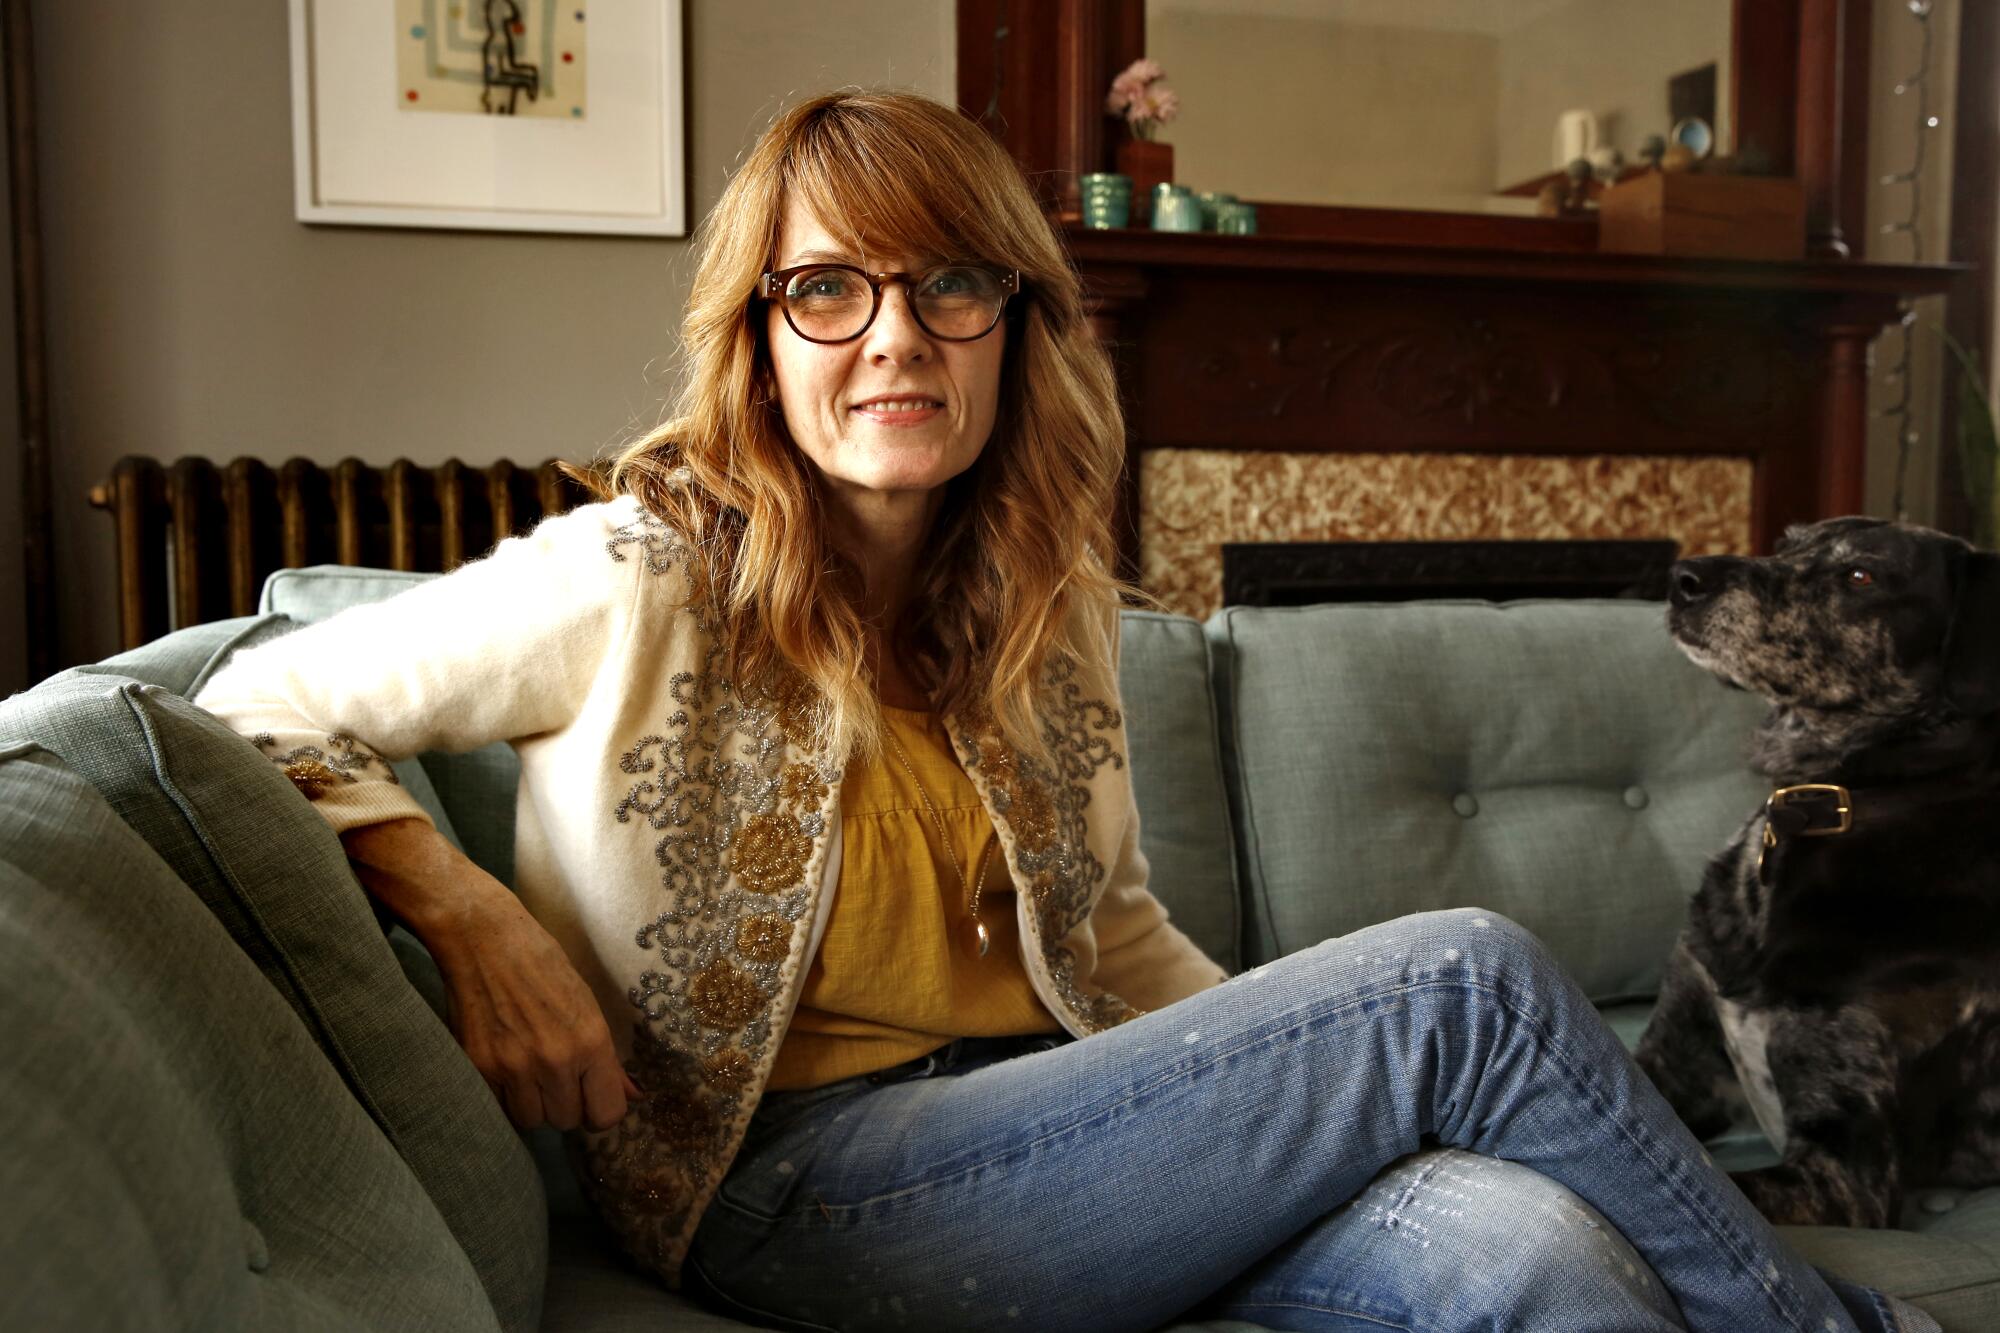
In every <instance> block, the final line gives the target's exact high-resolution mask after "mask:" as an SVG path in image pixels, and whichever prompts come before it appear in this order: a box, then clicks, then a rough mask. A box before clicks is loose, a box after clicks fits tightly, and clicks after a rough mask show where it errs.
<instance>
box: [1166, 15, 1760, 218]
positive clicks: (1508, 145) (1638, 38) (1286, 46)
mask: <svg viewBox="0 0 2000 1333" xmlns="http://www.w3.org/2000/svg"><path fill="white" fill-rule="evenodd" d="M1730 9H1731V3H1730V0H1673V3H1671V4H1662V3H1660V0H1146V54H1147V55H1148V56H1149V57H1151V58H1152V59H1154V60H1156V61H1158V62H1159V63H1160V65H1161V66H1162V67H1163V68H1164V69H1165V70H1166V74H1167V78H1166V82H1167V84H1168V85H1169V86H1171V87H1172V88H1173V89H1174V90H1175V91H1176V92H1178V93H1179V94H1180V103H1181V107H1180V115H1179V116H1178V117H1177V118H1176V119H1174V120H1173V121H1171V122H1169V123H1167V124H1165V125H1163V126H1161V127H1160V128H1159V131H1158V134H1157V137H1158V138H1159V139H1160V140H1162V141H1163V142H1167V143H1171V144H1173V145H1174V177H1175V179H1176V180H1178V181H1181V182H1183V183H1185V184H1187V185H1191V186H1193V187H1194V188H1195V189H1197V190H1227V191H1229V192H1230V193H1232V194H1235V195H1237V196H1239V197H1240V198H1244V199H1263V200H1282V201H1284V202H1287V203H1306V204H1334V205H1348V206H1356V207H1369V208H1413V209H1434V210H1444V211H1447V212H1465V213H1516V214H1524V215H1532V214H1533V213H1534V211H1535V194H1536V193H1537V190H1538V188H1539V182H1540V181H1541V180H1544V179H1546V178H1547V176H1548V175H1549V173H1551V172H1553V171H1558V170H1560V169H1561V166H1562V164H1563V162H1564V161H1565V160H1566V159H1564V158H1563V157H1562V154H1564V153H1565V152H1567V151H1569V149H1570V148H1571V147H1573V146H1574V145H1575V144H1577V143H1579V142H1583V141H1584V140H1586V139H1588V141H1589V144H1588V147H1586V148H1585V149H1584V151H1583V152H1581V153H1578V154H1576V155H1577V156H1583V157H1588V156H1590V154H1591V152H1592V151H1593V150H1601V149H1603V148H1605V147H1610V148H1615V149H1617V150H1618V151H1619V152H1620V153H1621V154H1622V155H1623V157H1624V160H1625V161H1626V162H1628V163H1631V162H1636V161H1638V157H1639V147H1640V145H1641V144H1642V143H1643V142H1644V141H1645V139H1646V137H1647V136H1648V135H1652V134H1658V135H1661V136H1666V135H1667V134H1668V133H1669V132H1670V130H1672V128H1673V127H1674V125H1675V124H1676V122H1678V121H1680V120H1682V119H1684V118H1686V117H1690V116H1693V117H1698V118H1699V119H1700V120H1701V121H1702V122H1703V128H1704V129H1708V130H1710V143H1711V145H1712V146H1713V149H1714V151H1716V152H1725V151H1728V150H1727V149H1726V148H1725V147H1724V145H1726V144H1728V143H1729V142H1730V133H1731V127H1730V125H1729V123H1728V107H1727V105H1726V104H1727V101H1728V98H1727V95H1726V91H1727V89H1728V87H1729V74H1730V70H1729V60H1730Z"/></svg>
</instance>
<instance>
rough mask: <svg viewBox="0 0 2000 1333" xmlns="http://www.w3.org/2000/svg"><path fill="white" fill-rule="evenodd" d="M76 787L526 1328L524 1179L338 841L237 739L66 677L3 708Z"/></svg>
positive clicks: (539, 1198) (509, 1320) (532, 1254)
mask: <svg viewBox="0 0 2000 1333" xmlns="http://www.w3.org/2000/svg"><path fill="white" fill-rule="evenodd" d="M11 739H25V740H34V741H39V742H40V743H41V744H42V745H44V746H45V747H47V748H48V749H49V750H51V751H53V752H55V753H56V754H58V755H60V756H62V758H63V759H64V760H65V761H66V762H67V763H68V764H69V765H70V766H71V767H72V768H74V769H75V770H76V771H77V772H79V773H81V774H82V775H83V776H84V777H85V778H87V779H88V780H89V781H90V782H91V783H92V784H93V785H94V786H95V787H96V788H97V789H98V791H100V792H101V793H103V795H104V797H105V799H106V800H107V801H108V802H109V803H110V804H111V806H112V808H113V809H114V810H116V811H117V813H118V815H119V816H120V817H121V818H122V819H123V820H124V821H125V822H126V823H127V824H129V825H130V826H131V827H132V828H133V829H135V830H137V831H138V833H139V834H140V835H141V836H142V837H143V838H144V839H145V840H146V841H147V842H148V843H149V844H151V845H152V847H153V848H154V850H155V851H157V852H158V853H159V854H160V856H161V857H162V858H164V859H165V861H166V862H167V864H168V865H169V866H171V867H172V869H173V871H174V873H175V874H177V875H179V876H180V877H181V879H182V880H183V881H185V882H186V884H187V885H188V886H189V887H190V888H192V889H193V890H194V892H195V893H196V894H197V895H198V896H199V897H200V898H201V900H202V902H203V903H204V904H206V906H207V907H208V909H209V911H210V912H211V913H213V914H214V916H215V917H216V918H217V919H218V920H219V921H221V922H222V924H223V926H224V927H225V928H226V929H227V930H228V931H229V933H230V934H231V935H232V936H233V937H234V938H235V940H236V941H237V944H238V946H239V947H240V948H241V949H242V950H243V952H244V953H245V954H247V955H248V956H249V958H250V960H251V961H252V962H254V963H255V964H256V965H257V966H258V968H259V969H261V970H262V972H263V973H264V975H265V977H266V978H268V979H269V981H270V983H271V985H272V986H273V987H275V988H276V990H277V991H278V993H279V995H281V996H282V997H283V998H284V999H285V1000H286V1002H287V1003H289V1004H290V1005H291V1007H292V1008H293V1010H294V1011H296V1012H297V1013H298V1015H299V1017H300V1018H301V1019H302V1020H303V1021H304V1023H305V1026H306V1029H307V1031H308V1032H310V1033H311V1034H312V1036H313V1038H314V1040H316V1041H317V1042H318V1043H319V1045H320V1047H321V1049H322V1050H323V1051H324V1052H325V1053H326V1056H327V1059H328V1060H329V1061H330V1062H331V1063H332V1064H333V1067H334V1068H335V1069H336V1070H338V1071H339V1073H340V1075H341V1077H342V1078H344V1079H345V1080H346V1081H347V1084H348V1087H349V1088H350V1089H351V1090H352V1092H353V1094H354V1097H355V1099H356V1100H357V1101H359V1102H360V1103H361V1105H362V1107H363V1108H364V1109H366V1110H367V1112H368V1114H369V1115H370V1116H371V1117H373V1119H374V1120H375V1122H376V1124H378V1125H380V1126H381V1128H382V1132H383V1133H384V1134H385V1135H387V1136H388V1139H389V1141H390V1142H391V1143H392V1144H393V1145H394V1146H395V1147H396V1149H397V1151H398V1152H400V1153H401V1154H402V1156H403V1158H404V1160H405V1161H406V1162H408V1163H409V1165H410V1169H411V1170H412V1171H413V1172H414V1173H415V1174H416V1176H417V1179H418V1180H419V1181H420V1182H422V1184H423V1186H424V1188H425V1189H426V1190H427V1191H428V1192H429V1194H430V1196H431V1198H432V1199H433V1200H435V1201H436V1204H437V1207H438V1211H439V1212H440V1213H441V1214H442V1215H443V1217H444V1219H445V1222H446V1223H447V1225H448V1226H449V1227H450V1228H451V1231H452V1234H453V1235H454V1236H456V1237H457V1238H458V1241H459V1244H460V1245H462V1246H463V1247H464V1249H465V1252H466V1254H467V1255H468V1256H469V1257H470V1259H471V1260H472V1263H473V1266H474V1268H475V1269H476V1270H477V1271H478V1273H479V1276H480V1280H481V1281H482V1282H483V1283H484V1284H485V1287H486V1291H487V1293H488V1295H489V1296H490V1297H491V1299H492V1302H493V1307H494V1310H495V1311H496V1313H497V1314H498V1315H499V1318H500V1322H501V1325H502V1326H503V1327H505V1328H508V1329H532V1328H534V1327H536V1326H537V1324H538V1322H539V1318H540V1310H541V1299H542V1288H543V1283H544V1279H545V1276H546V1271H547V1211H546V1204H545V1202H544V1198H543V1194H542V1187H541V1182H540V1179H539V1177H538V1176H537V1175H536V1172H535V1168H534V1164H533V1162H532V1160H531V1158H530V1157H529V1155H528V1153H527V1151H526V1149H525V1148H524V1147H523V1145H522V1143H521V1141H520V1139H519V1137H518V1136H517V1135H516V1134H515V1132H514V1130H513V1127H512V1126H511V1125H510V1124H509V1123H508V1121H507V1119H506V1116H505V1114H504V1113H503V1112H502V1111H501V1109H500V1107H499V1105H498V1104H497V1103H496V1102H495V1101H494V1099H493V1096H492V1094H491V1092H490V1091H488V1089H487V1087H486V1085H485V1083H484V1082H483V1081H482V1080H481V1079H480V1077H479V1074H478V1071H477V1070H475V1069H474V1068H473V1067H472V1064H471V1063H470V1062H469V1061H468V1060H467V1059H466V1058H465V1055H464V1053H463V1052H462V1051H461V1050H460V1049H459V1047H458V1045H457V1043H456V1042H455V1041H453V1040H452V1037H451V1034H450V1033H449V1032H448V1031H447V1030H446V1029H445V1027H444V1026H443V1025H442V1024H441V1023H440V1022H439V1021H438V1018H437V1015H436V1014H435V1013H433V1012H432V1010H431V1009H430V1007H429V1006H428V1005H427V1004H426V1003H425V1002H424V1000H423V999H421V998H420V997H419V996H418V995H417V993H416V992H415V991H414V990H412V989H411V986H410V983H409V982H408V981H406V980H405V979H404V976H403V973H402V970H401V968H400V967H399V966H398V963H397V960H396V957H395V954H394V952H393V950H392V949H391V947H390V945H389V942H388V941H387V940H386V939H385V938H384V937H383V933H382V929H381V926H380V924H379V923H378V921H377V920H376V917H375V914H374V911H373V908H372V906H371V905H370V901H369V899H368V898H367V896H366V894H365V893H364V892H363V891H362V889H361V886H360V885H359V884H358V883H357V882H356V880H355V878H354V875H353V873H352V872H351V870H350V869H349V867H348V863H347V857H346V855H345V853H344V852H343V850H342V848H341V845H340V841H339V839H338V838H336V837H335V836H334V833H333V831H332V830H331V829H330V828H329V827H328V826H327V824H326V821H325V820H324V819H322V818H321V817H320V815H319V814H318V812H316V811H315V810H314V809H313V808H312V806H311V804H310V803H309V802H307V801H306V800H305V798H304V797H303V796H301V795H300V794H299V793H298V791H297V790H296V789H295V788H294V787H293V786H292V784H291V783H290V782H288V781H287V780H286V779H285V777H284V775H283V774H282V773H281V772H280V771H279V770H278V768H277V767H276V766H275V765H273V764H272V763H271V762H270V761H269V760H268V759H267V758H266V757H265V756H264V755H262V754H261V753H259V752H258V751H257V749H256V748H255V747H254V746H252V745H250V744H249V743H248V742H247V741H245V740H244V739H243V738H242V737H239V736H237V735H236V734H235V733H233V732H231V731H229V730H228V729H227V728H225V727H224V726H223V725H222V724H221V723H220V722H218V721H216V720H215V719H214V718H212V717H210V716H209V715H208V714H207V713H206V712H204V711H202V710H201V709H199V708H197V707H195V706H194V705H193V704H190V703H188V702H187V701H186V700H185V699H182V698H180V697H179V696H178V695H176V694H174V693H172V692H171V691H169V690H166V689H163V688H161V687H159V686H157V685H147V684H141V683H139V682H136V681H130V680H121V679H120V678H118V677H114V676H108V675H92V674H78V675H70V676H66V677H62V678H58V679H55V680H50V681H47V682H44V683H43V684H42V685H40V686H37V687H36V688H35V689H32V690H29V691H27V692H26V693H24V694H20V695H16V696H14V697H13V698H12V699H9V700H7V701H6V702H5V703H4V704H0V742H4V741H7V740H11Z"/></svg>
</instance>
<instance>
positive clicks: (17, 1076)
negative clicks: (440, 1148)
mask: <svg viewBox="0 0 2000 1333" xmlns="http://www.w3.org/2000/svg"><path fill="white" fill-rule="evenodd" d="M0 1032H4V1033H5V1034H6V1037H5V1040H0V1142H4V1143H5V1144H6V1151H5V1152H0V1199H5V1200H6V1201H7V1203H6V1207H5V1208H4V1209H0V1272H5V1273H6V1274H7V1280H6V1281H5V1282H4V1283H0V1328H10V1329H55V1328H74V1329H82V1328H90V1329H135V1330H137V1329H158V1328H195V1327H200V1328H314V1329H356V1330H360V1329H371V1328H424V1329H438V1330H461V1329H462V1330H468V1331H469V1330H482V1329H483V1330H490V1329H492V1328H494V1327H495V1324H494V1316H493V1310H492V1308H491V1305H490V1304H489V1298H488V1296H487V1294H486V1292H485V1291H484V1290H482V1284H481V1281H480V1277H479V1275H478V1274H477V1273H475V1272H474V1271H473V1268H472V1265H471V1264H470V1263H469V1262H468V1261H467V1257H466V1254H465V1252H464V1250H463V1249H462V1248H461V1246H460V1244H459V1242H458V1241H457V1239H456V1238H455V1237H454V1236H453V1234H452V1232H451V1230H450V1229H449V1228H448V1227H447V1226H446V1224H445V1221H444V1219H443V1218H442V1217H441V1216H440V1215H439V1212H438V1209H437V1206H436V1203H435V1201H434V1200H433V1199H431V1198H429V1197H427V1196H426V1194H425V1190H424V1186H423V1185H422V1184H420V1183H419V1182H418V1180H417V1179H416V1178H415V1177H414V1176H413V1175H412V1173H411V1170H410V1167H409V1165H408V1164H407V1163H406V1162H405V1161H403V1160H402V1159H401V1158H399V1157H398V1156H397V1154H396V1152H395V1151H394V1149H392V1148H391V1147H390V1145H389V1143H388V1142H387V1141H385V1140H384V1138H383V1136H382V1133H381V1132H380V1130H379V1129H378V1128H377V1126H376V1125H375V1124H371V1123H370V1121H369V1119H368V1117H367V1116H366V1115H365V1114H363V1112H362V1110H361V1108H360V1107H359V1106H358V1105H357V1104H356V1102H355V1100H354V1098H353V1097H352V1096H350V1095H349V1092H348V1090H347V1088H345V1087H344V1086H342V1083H341V1080H340V1077H339V1076H338V1075H337V1074H336V1073H335V1072H334V1070H333V1069H332V1068H331V1067H330V1066H329V1065H328V1064H327V1061H326V1058H325V1056H324V1055H323V1054H322V1052H321V1051H320V1050H319V1049H318V1048H316V1047H315V1045H314V1043H313V1040H312V1038H311V1037H310V1036H309V1035H308V1033H307V1031H306V1029H305V1028H304V1026H303V1025H302V1024H301V1023H300V1022H299V1018H298V1016H297V1015H296V1014H294V1013H293V1012H292V1011H291V1010H290V1009H288V1008H286V1006H285V1005H284V1004H283V1003H282V1002H280V1000H279V999H278V997H277V996H276V995H275V994H273V993H272V991H271V988H270V987H269V986H268V985H266V984H265V981H264V978H263V977H261V976H260V975H259V974H258V972H257V969H256V968H255V967H253V966H251V964H250V962H249V961H248V960H247V959H246V958H245V957H244V956H243V954H242V953H241V952H240V951H239V950H238V949H237V948H236V947H235V945H234V943H233V942H232V941H231V940H230V938H229V936H228V935H227V934H226V933H225V932H224V931H223V929H222V928H221V926H220V925H218V924H217V922H216V921H215V919H214V918H213V917H212V916H211V915H209V913H207V912H206V911H204V910H203V908H202V905H201V904H200V903H199V902H198V901H196V899H195V898H194V896H193V895H192V894H190V893H189V892H188V891H187V888H186V886H185V885H184V884H182V883H181V882H180V881H178V880H177V879H176V878H175V875H174V872H173V871H172V870H170V869H169V868H168V867H167V866H166V864H165V863H163V862H162V861H161V859H160V857H159V856H158V854H157V853H155V852H154V851H153V849H152V848H150V847H148V846H147V845H146V844H145V843H144V842H143V841H142V840H141V839H140V838H139V836H138V834H136V833H135V832H134V831H133V830H132V829H131V828H130V827H128V826H127V825H125V824H124V823H122V822H120V820H119V819H118V817H117V815H115V814H114V813H113V812H112V811H111V809H110V808H109V807H108V806H107V805H106V804H105V802H104V799H103V798H102V797H101V796H99V795H98V793H97V792H96V791H94V790H93V789H92V788H91V787H90V785H89V784H88V783H86V782H85V781H84V780H83V779H82V778H81V777H79V776H78V775H77V774H75V773H74V772H72V771H70V770H69V769H68V768H67V767H65V766H64V765H63V763H62V761H61V760H59V759H57V758H56V757H55V756H54V755H52V754H50V753H48V752H47V751H45V750H43V749H41V748H40V747H39V746H36V745H33V744H32V743H29V744H20V745H14V746H6V747H0Z"/></svg>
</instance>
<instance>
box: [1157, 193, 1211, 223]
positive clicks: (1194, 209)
mask: <svg viewBox="0 0 2000 1333" xmlns="http://www.w3.org/2000/svg"><path fill="white" fill-rule="evenodd" d="M1153 230H1154V231H1200V230H1201V201H1200V200H1199V199H1197V198H1195V197H1194V191H1192V190H1190V189H1189V188H1188V187H1187V186H1185V185H1169V184H1160V185H1156V186H1154V187H1153Z"/></svg>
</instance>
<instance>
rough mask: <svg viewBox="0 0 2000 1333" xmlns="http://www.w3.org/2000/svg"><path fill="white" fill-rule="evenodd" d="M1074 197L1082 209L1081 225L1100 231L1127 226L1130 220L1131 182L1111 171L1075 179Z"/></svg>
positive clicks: (1085, 174)
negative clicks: (1079, 202)
mask: <svg viewBox="0 0 2000 1333" xmlns="http://www.w3.org/2000/svg"><path fill="white" fill-rule="evenodd" d="M1076 185H1077V197H1078V199H1079V200H1080V201H1081V203H1082V205H1083V225H1084V226H1086V227H1095V228H1098V229H1100V230H1102V229H1105V228H1110V227H1124V226H1129V225H1130V224H1131V220H1132V178H1131V177H1130V176H1121V175H1119V174H1118V173H1116V172H1111V171H1091V172H1086V173H1084V174H1083V175H1081V176H1079V177H1077V182H1076Z"/></svg>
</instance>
